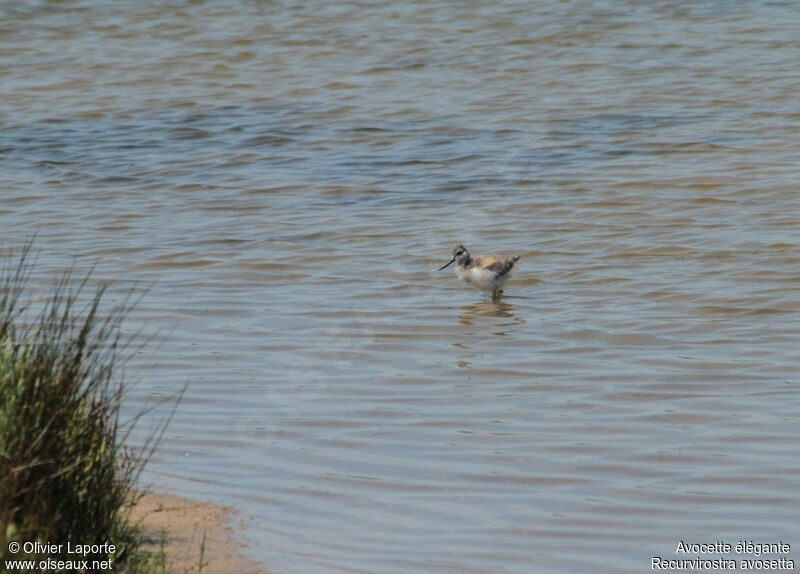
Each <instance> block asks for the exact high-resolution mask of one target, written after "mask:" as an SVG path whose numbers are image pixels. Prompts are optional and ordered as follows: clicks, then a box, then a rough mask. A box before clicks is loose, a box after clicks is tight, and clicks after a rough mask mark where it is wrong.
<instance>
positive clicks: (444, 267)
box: [437, 257, 456, 271]
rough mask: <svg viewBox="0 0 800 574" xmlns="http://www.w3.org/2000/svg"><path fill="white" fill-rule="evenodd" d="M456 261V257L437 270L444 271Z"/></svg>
mask: <svg viewBox="0 0 800 574" xmlns="http://www.w3.org/2000/svg"><path fill="white" fill-rule="evenodd" d="M455 260H456V258H455V257H453V258H452V259H451V260H450V261H448V262H447V263H445V264H444V265H442V266H441V267H439V269H437V271H441V270H442V269H444V268H445V267H447V266H448V265H450V264H451V263H452V262H453V261H455Z"/></svg>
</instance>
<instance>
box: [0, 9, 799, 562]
mask: <svg viewBox="0 0 800 574" xmlns="http://www.w3.org/2000/svg"><path fill="white" fill-rule="evenodd" d="M0 16H2V30H0V66H1V67H2V79H1V80H0V184H1V185H0V194H2V203H0V230H2V231H0V234H1V235H0V237H2V240H3V245H4V246H6V247H19V246H20V245H21V244H22V242H24V241H25V240H26V239H27V238H29V237H30V236H32V235H33V234H36V236H37V241H36V243H37V247H38V248H39V249H40V250H41V255H40V260H39V262H40V267H39V269H40V270H41V271H42V280H44V278H45V277H46V276H47V275H48V274H49V273H50V272H51V271H52V270H55V269H59V268H62V267H63V266H64V265H66V264H68V263H69V262H71V261H73V260H77V264H78V267H79V268H83V269H85V268H88V267H89V266H90V265H91V264H96V268H95V272H94V277H95V278H97V279H113V280H115V281H116V287H115V289H119V290H120V291H122V290H124V289H126V288H128V287H130V285H131V284H133V283H134V282H138V285H142V286H146V285H151V287H150V290H149V292H148V293H147V294H146V296H145V297H144V299H143V300H142V302H141V304H140V305H139V307H138V308H137V311H136V312H135V313H134V315H133V316H132V317H131V321H130V322H129V329H130V330H131V332H133V331H136V330H137V329H139V328H144V330H145V333H160V334H161V335H162V337H163V338H165V341H164V342H163V343H162V344H161V345H160V346H159V345H156V346H153V347H152V348H151V350H150V352H149V353H147V354H146V355H145V354H143V355H141V356H139V357H137V358H136V359H135V360H134V361H133V363H131V364H130V366H129V369H128V372H129V373H131V374H134V373H144V375H143V378H144V380H143V382H142V384H141V385H140V386H139V387H138V388H137V391H136V394H135V395H134V396H133V397H131V400H130V408H131V409H135V408H136V407H137V406H139V405H141V404H142V403H143V402H144V401H145V400H146V399H147V398H148V397H152V396H159V395H163V394H165V393H169V392H172V391H174V390H175V389H177V388H179V387H180V386H181V385H182V384H183V383H184V382H185V381H186V380H190V381H191V384H190V387H189V390H188V392H187V395H186V398H185V400H184V403H183V404H182V406H181V409H180V411H179V413H178V415H177V416H176V418H175V420H174V422H173V425H172V426H171V427H170V430H169V432H168V433H167V436H166V441H165V444H164V447H163V449H162V451H161V453H160V455H159V456H158V457H157V459H156V460H155V461H154V462H153V464H152V465H151V467H150V473H149V475H148V479H149V480H152V481H154V482H155V485H156V487H157V488H161V489H168V490H173V491H175V492H178V493H180V494H187V495H190V496H196V497H199V498H203V499H211V500H213V501H215V502H219V503H223V504H228V505H231V506H233V507H235V508H237V509H239V510H240V511H241V512H242V513H243V516H244V517H246V520H245V526H246V528H245V530H244V533H243V536H245V538H246V539H247V540H249V541H250V542H251V552H252V554H253V556H254V557H255V558H256V559H258V560H260V561H261V562H262V563H263V564H264V565H265V567H268V568H270V569H271V571H272V572H275V574H282V573H292V574H294V573H309V572H312V573H316V572H321V573H329V572H370V573H372V572H380V573H408V572H482V573H483V572H492V573H496V572H514V573H516V572H519V573H523V572H545V573H548V572H616V573H619V572H645V571H649V570H650V568H651V557H652V556H654V555H660V556H664V557H669V558H676V557H678V558H680V557H682V556H676V554H675V547H676V545H677V543H678V541H679V540H685V541H687V542H713V541H716V540H724V541H729V542H733V543H736V542H737V541H738V540H740V539H746V540H754V541H761V542H776V541H778V540H783V541H784V542H788V543H790V544H794V545H800V521H798V506H799V505H798V491H799V489H800V463H798V460H800V456H798V455H800V445H798V440H797V436H798V431H800V425H798V419H797V412H798V408H799V407H800V391H798V386H797V383H798V376H797V370H798V369H797V367H798V337H799V336H800V196H798V167H799V166H800V112H798V110H799V109H800V107H798V87H800V76H798V73H797V65H798V62H800V43H798V41H797V22H798V21H800V5H798V4H797V3H795V2H758V1H748V2H734V1H722V0H720V1H711V0H706V1H700V2H678V1H667V0H662V1H657V2H648V3H641V2H629V1H624V0H608V1H606V2H557V1H555V0H545V1H543V2H538V3H535V4H533V3H530V4H529V3H525V2H513V1H501V2H499V3H494V4H491V5H488V4H485V3H472V2H455V3H450V2H408V3H389V2H380V1H377V2H370V3H323V2H311V3H308V4H299V3H294V2H255V1H253V2H245V1H241V2H232V3H222V2H219V3H217V2H185V3H181V2H172V3H169V2H154V1H145V2H138V3H133V2H129V3H125V2H77V1H62V2H35V1H23V2H16V3H13V4H12V3H7V4H4V5H2V6H1V7H0ZM457 242H464V243H465V244H466V245H467V246H469V247H470V248H471V249H472V250H473V252H474V253H476V254H479V253H486V252H498V253H501V254H506V255H513V254H518V255H520V256H521V260H520V262H519V264H518V271H517V272H516V275H515V277H514V279H512V281H511V282H510V283H509V284H508V285H507V287H506V293H507V296H506V297H504V298H503V299H502V301H501V302H499V303H493V302H490V301H487V300H486V299H485V298H483V296H482V295H481V294H480V293H479V292H477V291H472V290H469V289H468V288H465V287H464V286H462V285H460V284H458V282H457V281H456V279H455V277H454V276H453V274H452V272H451V269H448V270H446V271H444V272H442V273H436V272H435V270H436V268H437V267H439V266H440V265H441V264H443V263H444V262H446V261H447V259H448V257H449V251H450V248H451V247H452V245H453V244H455V243H457ZM115 292H116V291H115ZM112 296H116V295H113V294H112ZM797 556H798V555H797V554H796V552H794V551H793V554H792V555H791V556H790V557H792V558H795V559H797ZM690 557H691V556H690ZM705 557H708V556H705ZM744 557H747V556H744Z"/></svg>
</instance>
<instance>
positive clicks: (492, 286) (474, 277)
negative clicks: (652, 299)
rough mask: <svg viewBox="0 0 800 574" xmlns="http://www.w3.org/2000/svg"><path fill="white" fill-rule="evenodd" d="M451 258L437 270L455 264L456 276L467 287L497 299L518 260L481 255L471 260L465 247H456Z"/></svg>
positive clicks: (515, 258) (516, 257)
mask: <svg viewBox="0 0 800 574" xmlns="http://www.w3.org/2000/svg"><path fill="white" fill-rule="evenodd" d="M452 255H453V258H452V259H450V261H449V262H448V263H447V264H445V265H443V266H442V267H440V268H439V271H441V270H442V269H444V268H445V267H447V266H448V265H450V264H451V263H453V262H455V263H456V276H457V277H458V278H459V279H460V280H461V281H463V282H464V283H467V284H469V285H472V286H473V287H477V288H478V289H480V290H481V291H486V292H487V293H491V294H492V297H497V295H498V294H499V293H502V292H503V285H505V284H506V281H508V280H509V279H510V278H511V270H512V269H513V268H514V263H516V262H517V260H518V259H519V257H518V256H515V257H501V256H499V255H482V256H481V257H475V258H473V257H472V256H471V255H470V253H469V251H468V250H467V248H466V247H464V246H463V245H456V246H455V247H453V251H452Z"/></svg>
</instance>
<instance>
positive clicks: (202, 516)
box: [131, 494, 267, 574]
mask: <svg viewBox="0 0 800 574" xmlns="http://www.w3.org/2000/svg"><path fill="white" fill-rule="evenodd" d="M232 516H233V511H231V510H230V509H228V508H224V507H221V506H216V505H214V504H211V503H210V502H196V501H194V500H188V499H186V498H181V497H180V496H175V495H172V494H145V495H144V496H143V497H142V498H141V500H139V502H138V503H137V504H136V505H135V506H134V507H133V508H132V509H131V519H132V520H133V521H134V522H139V521H141V522H140V526H141V528H142V531H143V534H144V536H143V548H144V549H145V550H146V551H149V552H153V551H155V550H156V549H157V548H158V546H159V544H160V542H161V536H162V533H163V532H166V533H167V542H166V546H165V555H166V561H167V566H168V571H169V572H175V573H178V574H190V573H192V574H197V573H198V572H199V571H200V567H199V566H200V556H201V548H202V546H203V533H205V536H206V541H205V552H203V558H202V559H203V568H202V572H204V573H205V572H208V573H212V572H213V573H214V574H216V573H221V574H227V573H231V574H233V573H236V574H240V573H241V574H267V573H266V570H264V569H263V568H261V567H260V566H259V565H258V564H256V563H254V562H252V561H250V560H247V559H246V558H243V557H242V555H241V554H242V550H243V548H244V546H243V545H242V544H241V543H239V542H237V541H236V540H235V533H234V530H233V529H232V528H231V527H230V526H229V524H230V522H231V517H232Z"/></svg>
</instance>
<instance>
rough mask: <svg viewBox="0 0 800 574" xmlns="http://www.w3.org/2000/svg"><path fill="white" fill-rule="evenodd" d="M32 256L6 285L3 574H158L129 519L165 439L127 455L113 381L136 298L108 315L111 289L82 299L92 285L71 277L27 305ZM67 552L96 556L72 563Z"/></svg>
mask: <svg viewBox="0 0 800 574" xmlns="http://www.w3.org/2000/svg"><path fill="white" fill-rule="evenodd" d="M30 248H31V246H30V244H29V245H28V246H26V248H25V249H24V250H23V252H22V254H21V255H20V256H19V258H18V259H17V260H16V261H15V262H12V263H7V264H6V265H5V267H4V268H3V270H2V273H3V275H2V277H0V560H2V562H0V568H4V566H3V565H4V564H5V561H6V560H11V559H13V560H26V559H27V560H36V561H37V564H39V561H40V560H55V561H58V560H65V561H66V560H72V561H75V560H78V559H80V560H88V565H89V569H88V570H84V571H91V570H92V568H91V566H92V564H93V561H94V560H98V561H102V560H112V561H113V567H112V570H113V571H115V572H120V571H127V572H152V571H156V570H155V568H153V567H152V566H153V564H152V562H153V561H152V560H147V559H145V557H143V556H141V555H140V553H139V552H138V550H137V539H138V538H137V532H136V528H135V526H134V525H131V524H130V523H129V522H128V520H127V513H126V510H125V509H126V504H127V503H130V501H131V496H133V493H134V492H135V487H136V482H137V480H138V477H139V475H140V473H141V471H142V468H143V466H144V465H145V463H146V462H147V459H148V458H149V455H151V454H152V452H153V449H154V448H155V446H156V445H157V443H158V441H159V440H160V437H161V435H162V434H163V431H164V428H165V424H164V425H162V426H161V427H160V428H159V429H156V430H155V431H153V433H151V437H150V439H149V440H148V441H147V444H145V445H144V446H143V447H141V448H139V449H137V450H129V449H127V448H126V447H125V446H124V444H123V443H124V438H125V437H126V436H127V432H129V431H130V427H127V426H126V428H125V429H123V428H121V426H120V423H119V415H120V403H121V400H122V398H123V396H124V394H125V389H126V386H125V383H124V382H123V380H122V379H121V378H120V377H119V376H118V371H119V369H120V367H121V365H122V364H123V363H124V362H125V360H126V359H127V358H129V357H130V352H131V344H130V340H127V341H125V340H123V338H122V337H121V329H120V323H121V322H122V320H123V319H124V318H125V317H126V315H127V314H128V312H129V311H130V309H131V306H132V305H131V304H130V299H131V298H130V297H127V298H125V300H124V301H123V302H122V303H119V304H116V305H114V306H113V307H111V308H110V309H109V310H107V311H103V310H102V309H101V300H102V298H103V295H104V293H105V292H106V289H107V285H106V284H103V285H100V286H99V287H97V288H93V292H92V293H91V294H89V295H88V296H87V294H86V291H87V290H88V289H89V286H88V277H87V278H84V279H83V280H78V281H76V280H74V274H73V273H72V271H71V270H69V271H67V272H66V273H65V274H64V275H63V276H62V277H61V279H60V280H59V281H58V282H57V283H56V285H55V286H54V287H53V289H52V292H51V293H50V295H49V296H47V297H45V298H43V299H39V300H37V299H34V300H32V301H28V302H25V301H24V299H23V297H24V296H25V292H26V288H27V284H28V282H29V279H30V271H31V268H32V265H30V264H29V263H28V261H29V259H30V257H29V255H30ZM137 418H138V417H134V420H133V421H132V422H131V423H130V424H131V425H132V424H134V423H135V420H136V419H137ZM12 542H17V543H18V544H20V550H19V551H17V552H14V553H12V552H11V550H10V549H9V545H10V544H11V543H12ZM26 542H27V543H29V544H28V545H25V543H26ZM34 542H39V543H40V544H41V545H40V546H38V547H37V546H34V545H33V544H31V543H34ZM67 543H69V544H70V546H71V547H72V548H73V549H74V547H75V546H76V545H78V544H80V545H84V546H86V545H97V552H96V553H92V554H89V555H86V556H83V555H75V554H74V553H72V554H71V553H70V552H69V549H70V547H68V546H67ZM46 544H49V545H50V546H44V545H46ZM59 545H60V546H59ZM110 545H114V550H113V551H112V550H111V549H110ZM12 546H13V545H12ZM43 548H44V549H43ZM70 568H71V569H73V570H75V568H74V565H73V566H70ZM38 569H39V568H38V567H37V569H36V571H38ZM47 569H53V570H58V569H59V568H55V567H53V566H52V565H50V566H48V568H47ZM107 571H108V570H107Z"/></svg>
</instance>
